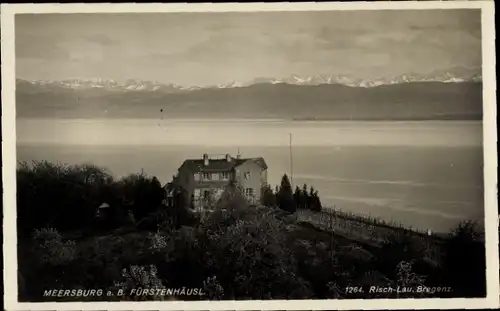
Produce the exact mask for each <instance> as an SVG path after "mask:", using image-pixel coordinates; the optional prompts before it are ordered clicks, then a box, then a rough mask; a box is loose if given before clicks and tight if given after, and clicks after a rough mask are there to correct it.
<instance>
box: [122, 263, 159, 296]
mask: <svg viewBox="0 0 500 311" xmlns="http://www.w3.org/2000/svg"><path fill="white" fill-rule="evenodd" d="M157 273H158V269H157V268H156V266H154V265H149V266H137V265H132V266H130V268H128V269H123V270H122V280H121V281H117V282H115V284H114V289H115V290H117V289H121V290H123V292H124V293H127V295H124V296H125V299H127V298H129V299H130V298H133V300H164V296H162V295H158V294H157V293H155V292H153V295H141V294H136V295H134V294H132V295H130V294H129V293H132V291H133V290H135V291H137V290H138V289H142V290H150V289H154V290H155V291H157V290H162V289H165V286H164V285H163V281H162V280H161V279H160V278H159V277H158V275H157Z"/></svg>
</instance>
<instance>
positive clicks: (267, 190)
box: [260, 185, 276, 207]
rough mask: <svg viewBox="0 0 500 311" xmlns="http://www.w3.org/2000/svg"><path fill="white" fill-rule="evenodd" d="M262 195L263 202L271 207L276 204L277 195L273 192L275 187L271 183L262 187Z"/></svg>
mask: <svg viewBox="0 0 500 311" xmlns="http://www.w3.org/2000/svg"><path fill="white" fill-rule="evenodd" d="M261 191H262V196H261V202H260V203H261V204H262V205H265V206H269V207H274V206H276V195H275V194H274V192H273V189H272V188H271V187H270V186H269V185H265V186H263V187H262V190H261Z"/></svg>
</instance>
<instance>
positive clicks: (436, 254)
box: [297, 209, 444, 260]
mask: <svg viewBox="0 0 500 311" xmlns="http://www.w3.org/2000/svg"><path fill="white" fill-rule="evenodd" d="M297 220H298V221H304V222H308V223H311V224H313V225H315V226H317V227H319V228H321V229H323V230H328V231H334V232H336V233H338V234H341V235H344V236H346V237H350V238H352V239H356V240H360V241H363V242H367V243H370V244H373V245H379V246H380V245H382V244H383V243H384V242H386V241H388V237H391V236H392V237H394V238H395V239H401V238H405V237H406V238H411V239H412V240H414V241H417V242H419V243H421V245H422V246H423V247H424V250H425V255H426V256H427V257H429V258H432V259H434V260H439V258H440V245H441V243H442V242H443V241H444V239H443V238H441V237H439V236H436V235H428V234H426V233H423V232H421V231H417V230H412V229H408V228H405V227H403V226H401V225H399V224H396V223H386V222H384V221H381V220H378V219H374V218H368V217H362V216H356V215H353V214H350V213H346V212H342V211H336V210H332V209H330V210H323V211H321V212H312V211H309V210H298V211H297Z"/></svg>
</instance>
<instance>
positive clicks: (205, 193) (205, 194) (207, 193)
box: [203, 190, 210, 199]
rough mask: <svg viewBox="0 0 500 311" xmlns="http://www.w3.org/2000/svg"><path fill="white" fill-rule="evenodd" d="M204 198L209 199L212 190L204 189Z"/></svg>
mask: <svg viewBox="0 0 500 311" xmlns="http://www.w3.org/2000/svg"><path fill="white" fill-rule="evenodd" d="M203 198H204V199H208V198H210V190H205V191H203Z"/></svg>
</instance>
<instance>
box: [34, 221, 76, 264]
mask: <svg viewBox="0 0 500 311" xmlns="http://www.w3.org/2000/svg"><path fill="white" fill-rule="evenodd" d="M33 241H34V246H35V253H36V256H37V257H38V259H39V260H40V263H41V264H50V265H54V266H57V265H61V264H64V263H66V262H69V261H71V260H73V259H74V258H75V253H76V249H75V242H74V241H63V238H62V236H61V234H60V233H59V232H57V230H55V229H53V228H42V229H40V230H35V231H34V232H33Z"/></svg>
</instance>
